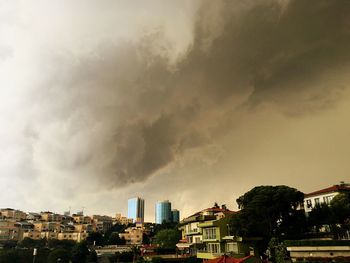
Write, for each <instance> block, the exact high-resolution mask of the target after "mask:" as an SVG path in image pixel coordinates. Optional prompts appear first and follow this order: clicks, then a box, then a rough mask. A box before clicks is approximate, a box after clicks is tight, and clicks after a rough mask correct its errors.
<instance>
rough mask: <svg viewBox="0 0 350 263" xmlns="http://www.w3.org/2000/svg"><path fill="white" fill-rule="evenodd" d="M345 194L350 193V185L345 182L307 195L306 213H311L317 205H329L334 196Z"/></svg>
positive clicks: (305, 199)
mask: <svg viewBox="0 0 350 263" xmlns="http://www.w3.org/2000/svg"><path fill="white" fill-rule="evenodd" d="M344 192H350V184H345V183H344V182H341V183H340V184H339V185H333V186H331V187H328V188H325V189H321V190H318V191H315V192H312V193H309V194H305V196H304V209H305V212H307V213H308V212H310V211H311V210H312V209H313V208H314V207H315V206H316V205H320V204H322V203H326V204H329V203H330V202H331V201H332V199H333V198H334V196H336V195H337V194H339V193H344Z"/></svg>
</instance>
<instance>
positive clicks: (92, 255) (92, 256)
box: [87, 250, 98, 263]
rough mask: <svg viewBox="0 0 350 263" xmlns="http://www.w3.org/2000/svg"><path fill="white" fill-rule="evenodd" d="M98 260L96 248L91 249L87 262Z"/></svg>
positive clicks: (94, 262)
mask: <svg viewBox="0 0 350 263" xmlns="http://www.w3.org/2000/svg"><path fill="white" fill-rule="evenodd" d="M97 261H98V258H97V253H96V251H95V250H92V251H90V254H89V256H88V260H87V262H89V263H96V262H97Z"/></svg>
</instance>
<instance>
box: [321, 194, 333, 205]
mask: <svg viewBox="0 0 350 263" xmlns="http://www.w3.org/2000/svg"><path fill="white" fill-rule="evenodd" d="M332 198H333V196H324V197H323V202H324V203H325V204H327V205H328V204H329V203H330V202H331V201H332Z"/></svg>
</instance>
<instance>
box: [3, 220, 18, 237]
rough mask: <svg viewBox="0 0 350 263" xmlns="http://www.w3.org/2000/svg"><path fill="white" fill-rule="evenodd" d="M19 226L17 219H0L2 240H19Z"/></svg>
mask: <svg viewBox="0 0 350 263" xmlns="http://www.w3.org/2000/svg"><path fill="white" fill-rule="evenodd" d="M18 238H19V227H18V226H16V221H10V220H0V242H3V241H9V240H11V241H18Z"/></svg>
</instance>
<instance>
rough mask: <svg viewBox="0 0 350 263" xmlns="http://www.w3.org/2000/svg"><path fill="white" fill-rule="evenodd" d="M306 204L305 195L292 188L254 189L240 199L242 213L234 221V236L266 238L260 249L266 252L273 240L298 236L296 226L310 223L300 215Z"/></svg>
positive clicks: (269, 187) (268, 187) (270, 187)
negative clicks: (269, 241)
mask: <svg viewBox="0 0 350 263" xmlns="http://www.w3.org/2000/svg"><path fill="white" fill-rule="evenodd" d="M303 200H304V194H303V193H302V192H300V191H298V190H297V189H295V188H291V187H288V186H284V185H279V186H258V187H254V188H253V189H251V190H250V191H248V192H247V193H245V194H244V195H242V196H240V197H239V198H238V199H237V204H238V206H239V208H240V209H241V210H240V211H239V212H237V213H236V214H235V215H234V216H233V218H232V221H231V229H232V232H233V234H235V235H240V236H256V237H262V238H263V240H265V241H264V242H263V243H262V244H261V246H260V251H262V250H263V249H264V248H266V246H267V242H266V241H267V240H270V239H271V237H273V236H280V237H285V238H288V237H289V236H291V235H292V236H295V234H294V231H295V229H296V227H295V224H297V225H301V224H303V222H304V223H305V222H306V221H305V217H304V214H303V213H300V212H299V211H298V207H299V206H300V205H302V203H303ZM296 221H297V222H296Z"/></svg>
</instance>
